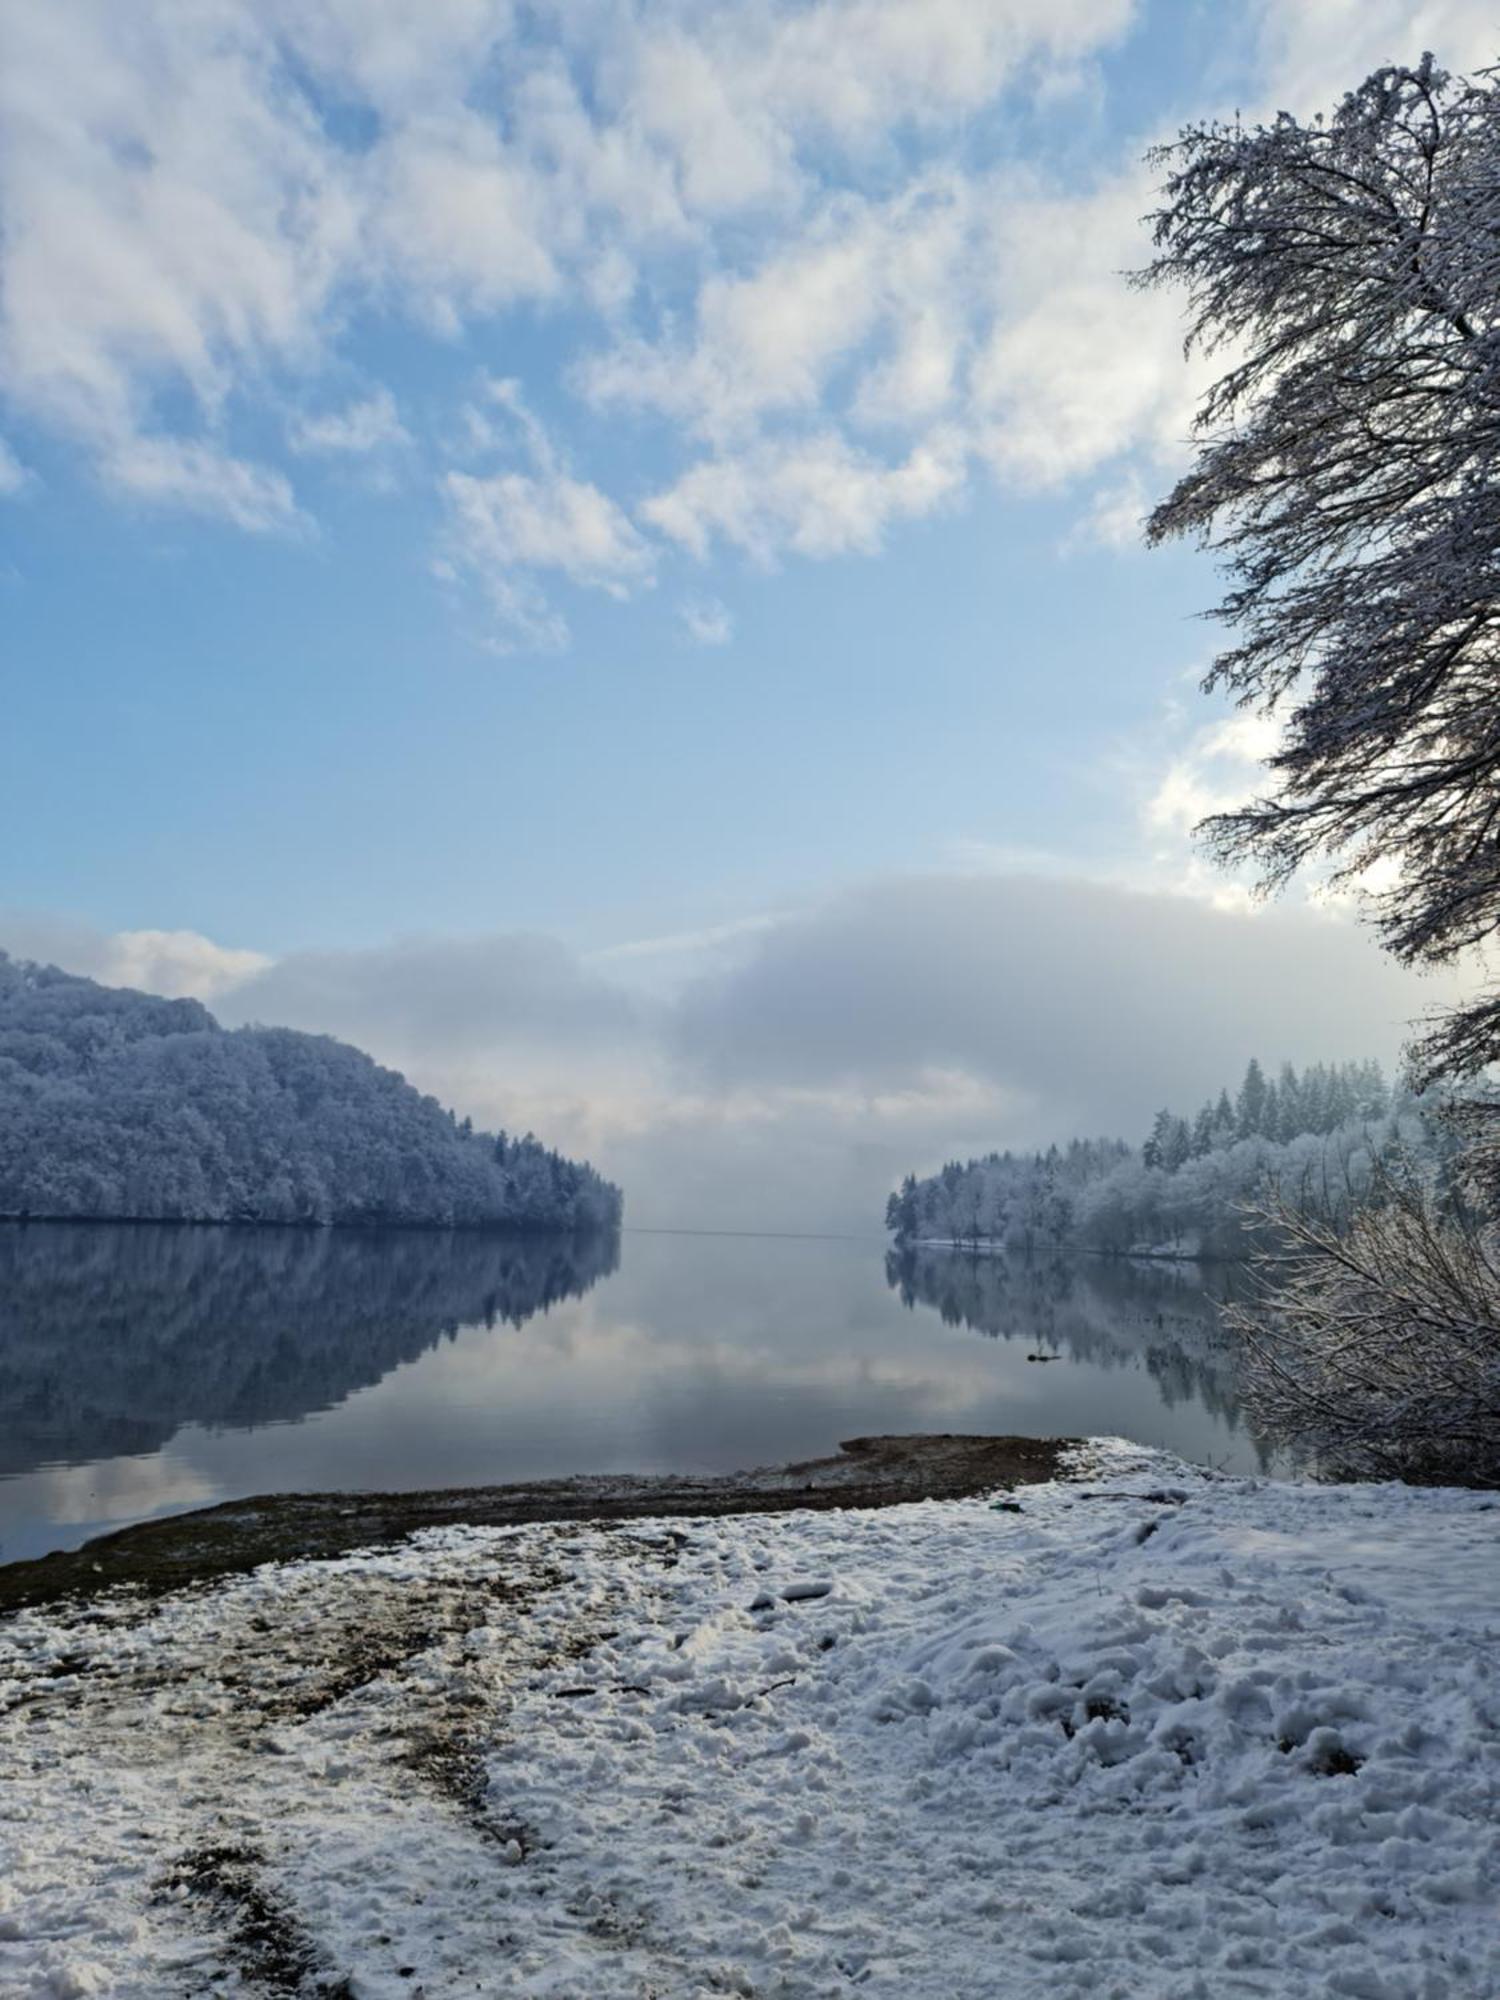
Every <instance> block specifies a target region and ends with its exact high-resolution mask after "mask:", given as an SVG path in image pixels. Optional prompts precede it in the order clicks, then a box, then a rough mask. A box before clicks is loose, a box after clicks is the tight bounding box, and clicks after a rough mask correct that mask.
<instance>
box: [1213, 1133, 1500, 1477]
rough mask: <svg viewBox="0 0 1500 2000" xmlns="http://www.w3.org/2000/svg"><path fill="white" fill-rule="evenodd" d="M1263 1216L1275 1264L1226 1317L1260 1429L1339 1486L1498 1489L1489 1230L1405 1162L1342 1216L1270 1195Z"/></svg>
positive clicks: (1497, 1293)
mask: <svg viewBox="0 0 1500 2000" xmlns="http://www.w3.org/2000/svg"><path fill="white" fill-rule="evenodd" d="M1265 1219H1266V1221H1267V1222H1268V1224H1269V1225H1270V1226H1271V1227H1273V1228H1274V1230H1275V1232H1276V1235H1277V1238H1278V1239H1279V1241H1280V1243H1281V1244H1282V1245H1283V1246H1284V1248H1283V1251H1282V1257H1283V1260H1284V1261H1282V1262H1281V1263H1279V1264H1277V1265H1275V1266H1263V1267H1262V1268H1261V1273H1260V1276H1261V1284H1262V1291H1261V1296H1260V1297H1259V1298H1257V1299H1255V1300H1253V1301H1251V1302H1249V1303H1246V1304H1238V1305H1231V1306H1230V1307H1229V1308H1227V1311H1226V1318H1227V1319H1228V1322H1229V1324H1230V1325H1231V1326H1232V1327H1234V1328H1235V1329H1236V1330H1237V1331H1238V1332H1239V1333H1240V1334H1241V1335H1242V1336H1243V1338H1244V1341H1245V1344H1246V1349H1247V1353H1248V1365H1247V1378H1248V1381H1247V1399H1248V1401H1249V1404H1250V1408H1251V1411H1252V1414H1253V1416H1254V1417H1255V1418H1256V1419H1257V1420H1258V1423H1259V1425H1260V1426H1261V1427H1263V1428H1264V1429H1265V1430H1267V1431H1268V1432H1270V1433H1272V1434H1274V1435H1277V1436H1279V1437H1281V1438H1283V1439H1286V1440H1288V1441H1290V1442H1291V1443H1292V1444H1293V1445H1294V1446H1299V1447H1301V1448H1302V1449H1303V1450H1304V1451H1305V1452H1306V1453H1307V1454H1308V1455H1309V1456H1311V1457H1312V1458H1314V1459H1315V1460H1316V1461H1317V1462H1319V1463H1320V1464H1321V1465H1322V1466H1323V1467H1324V1468H1325V1469H1326V1470H1329V1471H1332V1472H1334V1473H1336V1474H1338V1475H1339V1476H1341V1477H1344V1478H1351V1477H1352V1478H1371V1477H1375V1478H1381V1477H1383V1478H1390V1477H1393V1476H1395V1477H1403V1478H1423V1479H1441V1480H1448V1481H1453V1482H1456V1483H1468V1482H1475V1483H1482V1484H1486V1485H1496V1484H1500V1262H1497V1253H1496V1244H1495V1238H1494V1233H1493V1231H1491V1230H1486V1229H1484V1228H1482V1227H1481V1226H1480V1225H1479V1224H1478V1223H1477V1222H1476V1221H1475V1220H1474V1218H1473V1217H1472V1216H1471V1215H1469V1214H1468V1213H1467V1211H1466V1210H1465V1209H1464V1207H1463V1206H1462V1204H1460V1203H1456V1202H1454V1201H1452V1200H1448V1201H1440V1200H1439V1199H1438V1198H1437V1196H1436V1194H1435V1193H1434V1191H1433V1189H1432V1188H1431V1186H1430V1185H1429V1183H1428V1180H1427V1177H1426V1176H1424V1175H1423V1174H1422V1173H1420V1172H1419V1171H1417V1169H1416V1168H1415V1166H1414V1165H1413V1164H1411V1163H1407V1164H1405V1165H1400V1164H1398V1165H1395V1166H1391V1167H1381V1168H1378V1169H1377V1179H1376V1185H1375V1188H1374V1190H1373V1191H1372V1198H1371V1199H1369V1200H1367V1201H1366V1202H1365V1203H1364V1204H1362V1205H1361V1206H1359V1207H1357V1208H1356V1209H1355V1210H1354V1211H1353V1213H1352V1216H1350V1217H1348V1218H1347V1219H1346V1220H1344V1221H1342V1222H1341V1221H1339V1220H1337V1219H1336V1218H1335V1217H1334V1216H1332V1215H1331V1214H1330V1213H1328V1212H1326V1211H1324V1212H1319V1211H1318V1210H1317V1209H1316V1208H1314V1207H1310V1206H1309V1205H1308V1204H1307V1203H1306V1202H1305V1201H1298V1202H1293V1201H1288V1200H1286V1199H1283V1198H1279V1197H1278V1198H1275V1199H1273V1200H1272V1201H1271V1202H1270V1203H1269V1204H1268V1205H1267V1209H1266V1211H1265Z"/></svg>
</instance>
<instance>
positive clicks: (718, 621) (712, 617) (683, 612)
mask: <svg viewBox="0 0 1500 2000" xmlns="http://www.w3.org/2000/svg"><path fill="white" fill-rule="evenodd" d="M677 615H678V617H679V618H680V619H681V620H682V625H683V629H684V631H686V633H687V635H688V637H689V638H690V639H696V640H697V642H698V644H699V645H700V646H727V645H728V644H729V642H730V640H731V639H732V638H733V637H734V620H733V619H732V618H731V617H730V615H729V607H728V605H727V604H721V603H720V602H719V600H718V598H716V597H690V598H688V599H687V600H686V601H685V602H684V603H682V604H679V605H678V607H677Z"/></svg>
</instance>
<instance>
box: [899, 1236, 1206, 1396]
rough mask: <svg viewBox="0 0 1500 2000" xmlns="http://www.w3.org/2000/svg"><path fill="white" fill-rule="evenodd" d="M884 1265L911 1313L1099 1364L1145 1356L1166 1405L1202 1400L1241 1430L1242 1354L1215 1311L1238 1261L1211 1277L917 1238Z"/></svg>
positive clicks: (1174, 1268) (1158, 1266) (1169, 1267)
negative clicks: (938, 1244) (920, 1311)
mask: <svg viewBox="0 0 1500 2000" xmlns="http://www.w3.org/2000/svg"><path fill="white" fill-rule="evenodd" d="M885 1270H886V1279H887V1281H888V1283H889V1284H890V1286H891V1289H892V1290H893V1291H895V1292H898V1293H899V1294H900V1296H901V1303H902V1304H903V1305H904V1306H906V1307H907V1308H908V1309H912V1308H915V1307H916V1306H918V1305H922V1306H930V1307H932V1308H933V1309H934V1310H935V1311H936V1312H937V1313H938V1315H939V1316H940V1318H941V1319H942V1320H943V1322H944V1324H945V1325H947V1326H964V1327H969V1328H972V1329H973V1331H974V1332H976V1333H984V1334H988V1335H989V1336H990V1337H991V1338H992V1339H997V1340H1023V1341H1025V1342H1026V1344H1027V1347H1028V1349H1029V1350H1030V1351H1031V1352H1033V1353H1038V1354H1066V1355H1069V1356H1070V1357H1071V1358H1072V1359H1073V1360H1075V1361H1086V1362H1089V1363H1091V1364H1092V1365H1093V1366H1094V1367H1096V1368H1118V1367H1123V1366H1126V1365H1128V1364H1131V1363H1134V1362H1137V1361H1139V1362H1142V1363H1144V1365H1145V1367H1146V1369H1147V1371H1148V1372H1149V1373H1150V1375H1151V1377H1152V1379H1153V1380H1154V1381H1155V1382H1156V1384H1157V1386H1158V1388H1159V1389H1160V1391H1161V1398H1162V1401H1163V1402H1164V1403H1165V1404H1167V1406H1168V1407H1169V1408H1170V1407H1172V1406H1174V1405H1175V1404H1178V1403H1183V1402H1199V1403H1202V1404H1203V1406H1204V1407H1205V1408H1206V1409H1207V1410H1209V1411H1210V1412H1211V1413H1212V1414H1213V1415H1214V1416H1216V1417H1218V1418H1220V1419H1221V1420H1222V1421H1223V1422H1224V1423H1225V1424H1226V1425H1228V1427H1229V1428H1230V1429H1231V1430H1233V1429H1237V1428H1238V1425H1239V1420H1240V1405H1239V1384H1238V1354H1237V1351H1236V1348H1235V1345H1234V1343H1233V1341H1232V1340H1231V1339H1230V1338H1229V1337H1228V1336H1227V1335H1226V1334H1225V1333H1224V1332H1223V1331H1222V1330H1221V1327H1220V1324H1219V1316H1218V1310H1217V1306H1218V1302H1219V1300H1220V1298H1222V1297H1223V1296H1224V1294H1225V1293H1226V1292H1227V1291H1228V1290H1231V1289H1232V1288H1233V1286H1234V1284H1235V1282H1236V1275H1235V1272H1234V1270H1233V1268H1232V1267H1225V1268H1221V1269H1219V1270H1216V1271H1215V1272H1214V1273H1213V1275H1212V1277H1211V1278H1210V1279H1208V1280H1205V1278H1204V1277H1203V1276H1202V1275H1201V1274H1200V1275H1189V1273H1188V1272H1187V1271H1186V1270H1185V1269H1184V1268H1183V1267H1182V1266H1180V1265H1176V1264H1168V1263H1153V1264H1148V1263H1144V1262H1140V1263H1133V1264H1132V1263H1129V1262H1124V1261H1119V1260H1113V1259H1111V1260H1100V1261H1097V1262H1093V1261H1090V1262H1088V1263H1084V1262H1081V1261H1080V1262H1063V1261H1051V1260H1046V1259H1038V1260H1025V1259H1016V1258H1007V1257H997V1256H988V1255H985V1254H982V1253H981V1254H977V1255H976V1254H974V1253H972V1252H967V1251H962V1250H946V1249H939V1248H934V1247H932V1246H928V1245H920V1244H916V1245H909V1246H907V1247H905V1248H900V1249H896V1250H892V1251H890V1252H888V1253H887V1256H886V1260H885Z"/></svg>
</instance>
